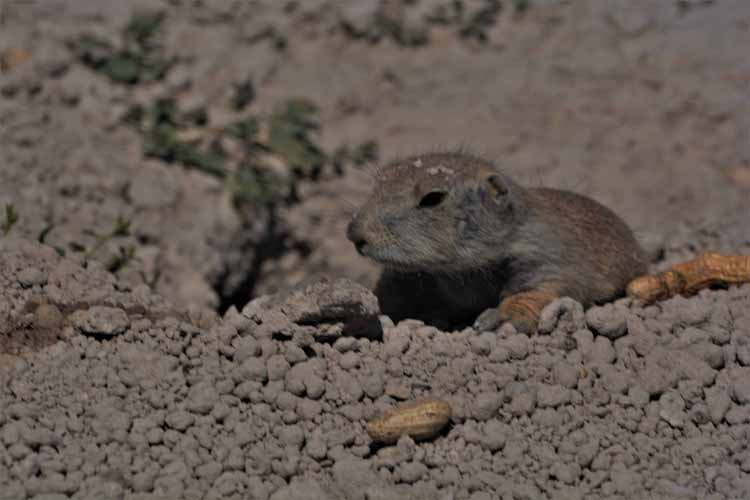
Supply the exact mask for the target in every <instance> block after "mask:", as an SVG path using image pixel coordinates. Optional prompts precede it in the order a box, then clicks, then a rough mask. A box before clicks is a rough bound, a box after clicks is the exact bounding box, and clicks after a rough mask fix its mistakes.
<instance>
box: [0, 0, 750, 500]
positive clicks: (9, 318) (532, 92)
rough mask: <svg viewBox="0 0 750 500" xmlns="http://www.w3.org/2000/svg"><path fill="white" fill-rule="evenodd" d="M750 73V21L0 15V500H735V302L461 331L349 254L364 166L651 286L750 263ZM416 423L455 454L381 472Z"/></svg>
mask: <svg viewBox="0 0 750 500" xmlns="http://www.w3.org/2000/svg"><path fill="white" fill-rule="evenodd" d="M457 5H462V6H463V11H458V10H456V6H457ZM144 9H146V11H148V12H161V13H163V17H160V18H159V22H157V23H156V24H154V25H150V26H149V25H148V23H146V27H145V28H144V27H143V26H144V25H143V24H141V25H140V28H139V29H140V31H139V30H137V29H135V28H133V26H134V24H133V19H136V18H138V17H137V16H141V15H142V13H143V12H145V11H144ZM127 26H130V28H126V27H127ZM154 26H155V27H154ZM144 33H145V34H144ZM84 36H95V37H96V40H98V42H97V43H93V44H92V43H89V44H88V45H85V44H84V43H83V42H82V40H86V39H85V37H84ZM748 46H750V4H748V3H747V2H745V1H744V0H734V1H732V0H720V1H719V0H717V1H715V2H710V1H700V0H695V1H692V0H683V1H671V0H663V1H660V2H653V1H650V0H648V1H647V0H630V1H628V2H623V1H614V0H613V1H608V0H588V1H585V0H571V1H561V0H530V1H529V2H524V1H511V0H503V1H492V0H475V1H469V0H467V1H464V2H460V1H459V2H453V1H448V0H445V1H438V0H412V1H409V2H399V1H397V0H391V1H384V2H376V1H372V2H368V1H351V2H346V3H345V2H332V1H328V2H325V1H307V0H305V1H304V2H294V1H289V2H276V1H251V2H230V1H226V2H225V1H212V2H197V1H196V2H192V1H190V2H187V1H179V0H173V1H164V2H161V1H156V0H151V1H139V2H120V1H114V0H111V1H110V0H107V1H102V0H97V1H93V0H92V1H88V0H69V1H67V2H65V1H50V0H39V1H31V0H23V1H22V0H15V1H14V0H4V1H3V2H2V3H0V210H2V212H0V499H13V500H15V499H27V498H35V499H45V500H53V499H54V500H62V499H65V498H80V499H102V498H105V499H109V498H111V499H161V498H166V499H178V498H179V499H182V498H189V499H193V498H195V499H198V498H229V499H244V498H250V499H256V498H257V499H268V498H272V499H274V500H282V499H328V498H331V499H370V500H375V499H391V498H393V499H400V498H403V499H407V498H415V499H419V498H425V499H428V498H429V499H435V498H438V499H441V500H443V499H444V500H448V499H456V500H461V499H472V500H480V499H492V498H503V499H506V498H507V499H511V498H513V499H523V498H527V499H537V498H566V499H567V498H570V499H574V498H591V499H599V498H623V499H624V498H654V499H662V498H665V499H666V498H670V499H671V498H710V499H724V498H730V499H741V498H748V497H750V449H749V448H748V443H750V286H749V285H745V286H743V287H731V288H729V289H725V290H711V291H705V292H702V293H701V294H699V296H697V297H693V298H682V297H678V298H674V299H671V300H668V301H666V302H664V303H661V304H658V305H655V306H651V307H646V308H643V307H641V306H640V305H638V304H631V303H630V302H629V301H628V300H625V299H623V300H620V301H618V302H615V303H614V304H609V305H605V306H603V307H598V308H594V309H591V310H589V311H586V312H584V311H583V310H582V309H581V308H580V305H578V304H575V303H573V302H570V301H568V300H563V301H559V302H557V303H555V304H553V305H551V306H550V307H549V308H548V309H546V310H545V313H544V315H543V318H542V321H541V322H540V334H539V335H537V336H534V337H526V336H522V335H518V334H516V333H515V332H513V331H512V329H510V328H508V327H503V328H501V329H500V330H499V331H498V332H491V333H488V332H485V333H479V332H476V331H473V330H472V329H465V330H463V331H457V332H442V331H439V330H436V329H434V328H432V327H427V326H424V325H422V324H420V323H418V322H415V321H405V322H402V323H400V324H398V325H393V323H392V322H390V320H389V319H388V318H385V317H378V310H377V303H376V301H375V299H374V297H373V296H372V295H371V294H370V293H369V292H368V291H367V289H366V288H363V287H362V286H360V285H359V284H357V283H360V284H362V285H365V286H369V285H371V284H372V282H373V279H374V277H375V268H374V267H373V266H372V265H370V264H368V263H367V262H364V261H362V260H361V259H360V258H358V256H357V255H356V254H355V252H354V251H353V249H352V248H351V246H350V245H349V244H348V242H346V240H345V238H344V231H343V230H344V227H345V224H346V222H347V218H348V214H349V213H350V212H351V210H352V208H353V207H354V206H356V204H357V203H358V202H360V201H361V200H362V199H363V197H364V196H365V195H366V193H367V190H368V188H369V185H370V176H369V172H368V166H367V164H368V163H369V164H372V163H376V162H378V161H379V162H383V161H388V160H389V159H391V158H393V157H397V156H399V155H403V154H409V153H414V152H418V151H422V150H425V149H431V148H451V147H456V146H464V147H468V148H469V149H472V150H474V151H476V152H478V153H480V154H484V155H486V156H488V157H491V158H493V159H495V160H496V161H498V162H499V163H500V164H501V165H503V167H504V168H506V169H507V170H508V171H509V172H510V173H512V174H513V175H515V176H516V177H517V178H518V179H519V180H521V181H522V182H525V183H527V184H530V185H540V184H544V185H550V186H557V187H564V188H569V189H573V190H576V191H579V192H582V193H584V194H587V195H589V196H592V197H594V198H596V199H598V200H599V201H601V202H603V203H605V204H606V205H608V206H610V207H612V208H613V209H615V210H616V211H617V212H618V213H619V214H620V215H622V216H623V218H624V219H625V220H626V221H627V222H628V223H630V224H631V225H632V227H633V228H634V229H635V230H636V231H637V232H638V234H639V235H641V236H642V237H643V241H644V244H645V245H646V246H647V247H648V249H649V251H650V252H651V254H652V255H653V258H654V268H655V269H658V268H662V267H664V266H667V265H669V264H670V263H674V262H677V261H680V260H684V259H686V258H689V257H692V256H695V255H696V253H697V252H699V251H701V250H704V249H712V250H718V251H723V252H730V253H750V217H749V216H748V214H750V56H749V55H748V51H747V50H746V48H747V47H748ZM113 47H114V48H113ZM118 50H120V52H117V51H118ZM113 53H114V54H116V55H117V57H119V58H120V60H119V61H117V64H115V63H113V60H114V59H116V58H115V57H113V56H112V54H113ZM139 58H140V59H139ZM164 61H168V64H164V65H162V63H163V62H164ZM165 98H170V99H172V105H173V106H174V109H173V110H171V111H170V109H171V108H169V109H167V108H165V107H164V106H162V105H161V104H160V105H159V106H162V107H159V106H157V105H156V104H155V103H163V102H164V99H165ZM160 99H161V101H160ZM294 99H296V100H297V101H292V100H294ZM299 99H304V100H306V101H305V102H309V103H312V104H314V106H315V107H316V108H317V111H315V110H313V111H309V109H308V107H306V105H302V104H299V103H300V101H299ZM292 102H296V103H297V104H295V105H292V104H289V103H292ZM139 106H140V108H139V109H141V110H143V109H145V110H147V111H146V115H145V116H146V118H144V117H143V116H141V115H138V116H139V118H138V119H137V120H136V119H134V118H133V116H134V114H133V110H134V109H137V108H138V107H139ZM280 106H281V108H280ZM284 106H287V107H286V108H285V107H284ZM165 109H167V110H166V111H165ZM279 109H287V110H291V111H288V113H286V114H283V113H282V114H281V115H280V114H279V111H278V110H279ZM149 110H156V111H158V113H156V111H154V113H155V114H156V115H158V116H159V117H161V118H160V120H161V121H160V122H159V124H160V126H161V127H162V128H158V127H149V126H148V123H150V122H148V120H149V119H153V117H152V118H148V116H151V115H148V114H147V113H148V112H150V111H149ZM300 110H302V111H300ZM305 110H307V111H305ZM159 113H160V114H159ZM306 113H307V114H306ZM279 116H282V118H279ZM300 116H302V118H300ZM311 116H313V118H310V117H311ZM251 119H252V120H256V121H257V122H258V123H259V124H260V125H259V130H258V131H254V132H247V129H241V130H244V132H242V133H234V132H233V135H232V134H230V133H229V132H227V131H228V130H230V128H231V127H234V128H232V130H237V127H236V125H237V124H238V123H240V121H242V120H246V121H245V122H243V123H249V121H247V120H251ZM285 120H286V121H285ZM312 122H314V123H313V125H310V123H312ZM134 123H135V124H136V125H134ZM144 123H146V125H144ZM253 123H255V122H253ZM269 123H270V124H271V125H268V124H269ZM274 124H276V125H274ZM274 127H275V128H274ZM250 128H252V127H250ZM217 130H218V131H219V132H216V131H217ZM253 130H254V129H253ZM288 130H292V131H293V132H294V133H293V134H292V135H291V136H290V135H284V134H285V131H288ZM159 134H161V135H159ZM290 137H291V139H290ZM285 141H286V142H285ZM368 143H372V144H376V145H377V148H376V150H377V153H378V154H377V156H379V159H378V160H376V159H374V156H375V154H374V152H370V154H368V155H366V156H367V158H366V161H355V160H354V159H353V156H351V155H350V156H351V157H347V160H346V161H343V162H341V164H339V162H337V161H334V159H335V158H337V155H336V153H337V152H340V151H342V149H341V148H342V147H344V146H346V147H348V148H349V150H350V151H355V150H358V148H359V146H360V145H363V144H368ZM219 152H220V153H221V154H220V155H219V156H216V155H218V154H219ZM214 153H215V154H214ZM212 154H213V156H212ZM216 158H219V160H217V159H216ZM321 158H322V159H321ZM246 163H251V164H252V165H256V164H257V165H261V166H262V171H263V172H266V171H268V172H272V173H273V174H274V175H276V176H277V177H278V178H282V179H286V180H288V181H289V182H288V183H284V184H283V186H284V187H283V188H276V187H273V186H276V185H275V184H273V183H264V182H261V181H263V179H265V177H263V176H262V175H260V176H257V175H259V174H257V171H256V170H252V168H251V169H249V170H243V169H246V168H247V167H246ZM360 163H364V164H365V165H364V166H358V164H360ZM263 169H264V170H263ZM243 172H251V173H252V175H256V177H251V180H252V182H244V181H243V182H240V181H241V180H242V179H246V178H245V177H240V175H241V174H242V173H243ZM274 178H275V177H274ZM238 179H240V180H238ZM259 186H260V187H259ZM268 186H272V187H268ZM248 193H249V194H248ZM322 277H328V278H329V281H327V282H319V281H317V280H319V279H320V278H322ZM339 278H347V279H348V280H349V281H346V280H344V281H341V280H338V279H339ZM303 282H316V283H317V284H314V285H308V286H307V288H305V285H304V284H302V283H303ZM290 290H291V292H290ZM279 291H281V293H279V294H277V295H274V296H269V295H265V294H268V293H273V292H279ZM420 396H435V397H442V398H444V399H446V400H447V401H449V402H450V403H451V405H452V406H453V409H454V416H453V418H452V421H451V424H450V426H449V428H447V429H446V430H445V431H444V432H443V433H442V434H441V435H440V436H438V437H437V438H436V439H434V440H431V441H429V442H418V443H415V442H413V441H412V440H410V439H408V438H404V439H402V440H401V441H399V443H398V444H397V445H395V446H382V445H379V444H376V443H373V442H372V441H371V439H370V438H369V437H368V435H367V434H366V432H365V424H366V422H367V421H368V420H369V419H371V418H373V417H374V416H376V415H378V414H379V413H380V412H382V411H383V410H385V409H386V408H389V407H391V406H392V405H393V404H394V403H396V402H398V401H401V400H411V399H413V398H417V397H420Z"/></svg>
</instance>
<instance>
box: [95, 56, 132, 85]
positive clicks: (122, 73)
mask: <svg viewBox="0 0 750 500" xmlns="http://www.w3.org/2000/svg"><path fill="white" fill-rule="evenodd" d="M101 71H102V72H103V73H104V74H106V75H107V76H108V77H109V78H111V79H112V80H113V81H115V82H120V83H136V82H137V81H138V79H139V75H140V61H139V60H138V58H137V56H136V55H135V54H132V53H129V52H118V53H117V54H115V55H114V56H113V57H111V58H110V59H109V60H108V61H107V62H106V63H105V64H104V65H103V66H102V68H101Z"/></svg>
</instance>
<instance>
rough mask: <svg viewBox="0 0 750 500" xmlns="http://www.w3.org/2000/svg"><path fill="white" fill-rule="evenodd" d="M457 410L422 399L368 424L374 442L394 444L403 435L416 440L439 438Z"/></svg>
mask: <svg viewBox="0 0 750 500" xmlns="http://www.w3.org/2000/svg"><path fill="white" fill-rule="evenodd" d="M452 414H453V409H452V408H451V405H450V404H448V402H446V401H443V400H441V399H419V400H416V401H409V402H407V403H403V404H400V405H398V406H396V407H395V408H393V409H390V410H388V411H386V412H385V413H384V414H383V416H381V417H380V418H376V419H375V420H372V421H370V422H369V423H368V424H367V433H368V434H369V435H370V437H371V438H372V439H373V441H379V442H381V443H385V444H393V443H395V442H397V441H398V440H399V438H400V437H401V436H410V437H411V438H412V439H414V440H415V441H420V440H425V439H430V438H432V437H435V436H436V435H437V434H438V433H439V432H440V431H441V430H442V429H443V427H445V425H446V424H447V423H448V421H449V420H450V419H451V415H452Z"/></svg>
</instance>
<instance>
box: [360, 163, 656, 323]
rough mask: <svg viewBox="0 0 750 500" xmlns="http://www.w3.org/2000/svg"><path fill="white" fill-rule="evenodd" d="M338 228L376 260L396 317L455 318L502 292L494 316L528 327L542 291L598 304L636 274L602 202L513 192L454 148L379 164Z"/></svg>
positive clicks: (626, 242) (385, 301)
mask: <svg viewBox="0 0 750 500" xmlns="http://www.w3.org/2000/svg"><path fill="white" fill-rule="evenodd" d="M347 235H348V237H349V239H350V240H352V241H353V242H354V243H355V245H356V246H357V248H358V250H359V251H360V253H361V254H362V255H365V256H367V257H369V258H372V259H374V260H375V261H377V262H380V263H381V264H383V266H384V267H385V270H384V272H383V274H382V276H381V278H380V281H379V283H378V286H377V288H376V294H377V295H378V298H379V300H380V302H381V308H382V310H383V312H384V313H385V314H388V315H390V316H391V317H393V318H394V319H396V320H398V319H402V318H406V317H413V318H419V319H423V320H425V321H428V322H430V323H438V324H441V325H445V324H446V323H447V324H450V325H456V324H460V323H466V322H467V321H470V320H473V319H475V318H477V316H478V315H480V313H482V312H483V311H485V310H486V309H488V308H495V309H494V310H495V311H498V309H497V308H498V306H499V305H501V303H502V302H503V301H504V300H507V301H508V302H507V303H506V304H505V306H504V307H500V309H499V311H500V316H499V319H500V320H511V321H513V323H514V324H516V326H517V327H520V328H522V329H524V330H528V329H533V328H534V327H535V326H536V324H535V319H536V316H535V315H534V314H532V313H530V312H529V311H535V314H536V315H538V312H539V311H538V309H539V308H540V307H542V306H543V305H544V303H546V302H548V301H549V300H552V298H554V297H559V296H569V297H573V298H574V299H576V300H578V301H580V302H582V303H583V304H584V305H591V304H594V303H598V302H604V301H608V300H611V299H613V298H615V297H617V296H618V295H621V294H622V293H623V291H624V290H625V287H626V285H627V283H628V282H629V281H630V280H631V279H633V278H635V277H636V276H639V275H641V274H643V273H644V272H645V271H646V259H645V257H644V254H643V252H642V250H641V248H640V247H639V245H638V243H637V242H636V240H635V237H634V236H633V233H632V232H631V231H630V229H629V228H628V227H627V226H626V225H625V223H624V222H623V221H622V220H621V219H620V218H619V217H617V216H616V215H615V214H614V213H613V212H612V211H610V210H609V209H607V208H606V207H604V206H603V205H601V204H599V203H597V202H595V201H593V200H591V199H589V198H586V197H584V196H580V195H577V194H574V193H571V192H567V191H560V190H555V189H546V188H534V189H525V188H523V187H521V186H519V185H518V184H516V183H515V182H513V181H512V180H511V179H510V178H509V177H508V176H506V175H505V174H503V173H502V172H501V171H500V170H499V169H498V168H497V167H496V166H495V165H493V164H492V163H490V162H489V161H487V160H484V159H481V158H478V157H475V156H472V155H469V154H465V153H430V154H425V155H419V156H414V157H410V158H407V159H404V160H400V161H396V162H393V163H391V164H390V165H388V166H386V167H384V168H383V169H381V171H380V172H379V174H378V175H377V177H376V185H375V188H374V190H373V193H372V195H371V197H370V198H369V199H368V200H367V202H366V203H365V204H364V205H363V206H362V207H361V209H360V210H359V211H358V213H357V214H356V215H355V217H354V219H353V220H352V222H351V223H350V225H349V228H348V230H347ZM528 292H532V293H531V294H529V293H528ZM519 294H524V295H519ZM532 296H533V297H535V299H534V301H533V304H532V303H531V302H529V303H528V304H526V306H525V305H524V303H523V300H524V297H526V298H527V299H528V297H532ZM539 297H545V300H546V302H544V303H542V301H540V300H539ZM511 298H512V300H511ZM507 311H525V312H524V313H523V314H526V316H525V317H521V316H523V314H520V313H519V314H520V315H519V316H518V317H515V318H510V317H506V316H507V315H508V314H509V313H508V312H507ZM483 316H485V315H483ZM484 323H486V321H485V322H484ZM484 326H493V325H487V324H485V325H484Z"/></svg>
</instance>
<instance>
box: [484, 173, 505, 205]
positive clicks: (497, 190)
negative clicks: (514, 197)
mask: <svg viewBox="0 0 750 500" xmlns="http://www.w3.org/2000/svg"><path fill="white" fill-rule="evenodd" d="M484 185H485V188H486V189H487V192H488V193H489V195H490V197H491V198H492V199H494V200H495V201H497V202H501V201H502V200H503V199H504V198H505V196H506V195H507V194H508V184H507V183H506V182H505V179H503V178H502V176H501V175H499V174H496V173H490V174H487V175H486V176H485V178H484Z"/></svg>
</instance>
